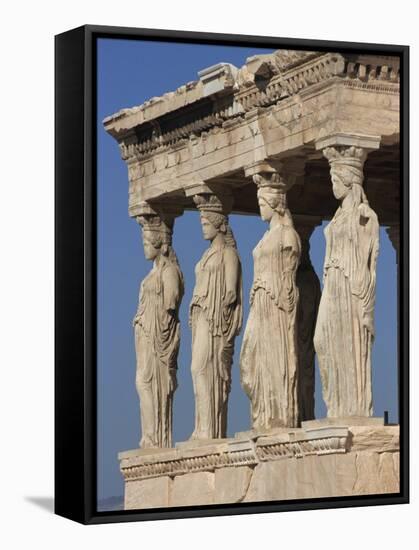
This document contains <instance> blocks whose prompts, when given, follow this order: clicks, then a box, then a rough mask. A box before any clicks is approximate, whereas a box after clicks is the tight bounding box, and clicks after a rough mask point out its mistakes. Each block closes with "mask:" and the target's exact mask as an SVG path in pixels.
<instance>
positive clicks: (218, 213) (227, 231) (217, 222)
mask: <svg viewBox="0 0 419 550" xmlns="http://www.w3.org/2000/svg"><path fill="white" fill-rule="evenodd" d="M229 199H230V200H229ZM194 202H195V204H196V206H197V207H198V209H199V212H200V215H201V225H202V233H203V236H204V239H206V240H209V241H213V240H214V239H215V237H216V236H217V235H220V234H221V235H222V236H223V238H224V240H225V242H226V244H227V245H228V246H234V247H235V246H236V241H235V239H234V237H233V233H232V231H231V228H230V226H229V223H228V216H227V213H226V210H228V209H229V208H231V204H230V202H231V203H232V199H231V198H230V197H227V198H226V200H224V201H223V202H221V200H220V199H219V198H218V197H217V196H216V195H215V194H210V193H201V194H199V195H195V196H194Z"/></svg>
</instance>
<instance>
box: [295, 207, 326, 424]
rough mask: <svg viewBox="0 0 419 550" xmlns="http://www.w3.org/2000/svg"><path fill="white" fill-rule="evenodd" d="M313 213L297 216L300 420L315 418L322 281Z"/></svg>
mask: <svg viewBox="0 0 419 550" xmlns="http://www.w3.org/2000/svg"><path fill="white" fill-rule="evenodd" d="M309 218H310V216H294V223H295V228H296V230H297V233H298V235H299V236H300V239H301V260H300V265H299V266H298V270H297V280H296V282H297V288H298V294H299V300H298V308H297V342H298V346H297V349H298V408H299V420H300V422H301V421H305V420H312V419H314V416H315V415H314V389H315V387H314V386H315V384H314V379H315V376H314V357H315V351H314V344H313V336H314V330H315V327H316V319H317V312H318V308H319V303H320V295H321V290H320V281H319V278H318V277H317V274H316V272H315V271H314V267H313V264H312V263H311V260H310V241H309V239H310V236H311V234H312V232H313V229H314V225H316V223H315V224H314V225H313V222H311V223H310V219H309Z"/></svg>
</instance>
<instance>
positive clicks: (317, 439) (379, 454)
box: [119, 419, 400, 510]
mask: <svg viewBox="0 0 419 550" xmlns="http://www.w3.org/2000/svg"><path fill="white" fill-rule="evenodd" d="M364 420H365V419H364ZM374 420H375V419H370V423H369V424H368V425H365V424H364V425H352V426H350V425H343V423H340V425H339V423H338V425H336V424H335V425H333V424H332V423H331V422H330V421H328V420H327V419H325V421H311V422H304V423H303V427H302V428H301V429H293V430H290V429H277V430H272V431H271V432H270V433H265V434H261V433H259V434H257V433H254V432H244V433H238V434H236V436H235V437H234V438H230V439H224V440H212V441H207V442H199V443H198V442H196V441H195V442H192V441H190V442H185V443H179V444H177V446H176V447H175V448H172V449H147V450H138V449H136V450H133V451H126V452H123V453H120V455H119V458H120V461H121V462H120V466H121V472H122V474H123V476H124V478H125V509H126V510H131V509H142V508H159V507H172V506H191V505H205V504H222V503H238V502H257V501H280V500H289V499H301V498H320V497H336V496H349V495H368V494H382V493H398V492H399V450H400V447H399V426H384V425H383V424H381V423H380V421H378V422H376V423H375V422H374Z"/></svg>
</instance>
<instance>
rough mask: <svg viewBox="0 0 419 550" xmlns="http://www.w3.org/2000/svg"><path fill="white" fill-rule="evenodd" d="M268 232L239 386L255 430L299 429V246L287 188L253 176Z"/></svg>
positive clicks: (259, 249)
mask: <svg viewBox="0 0 419 550" xmlns="http://www.w3.org/2000/svg"><path fill="white" fill-rule="evenodd" d="M253 180H254V182H255V183H256V184H257V185H258V192H257V196H258V202H259V208H260V214H261V217H262V219H263V220H264V221H267V222H269V229H268V231H266V233H265V234H264V236H263V238H262V240H261V241H260V242H259V243H258V244H257V246H256V248H255V249H254V250H253V260H254V279H253V286H252V289H251V292H250V313H249V318H248V320H247V324H246V329H245V333H244V337H243V344H242V349H241V355H240V371H241V383H242V386H243V389H244V390H245V392H246V393H247V395H248V396H249V399H250V402H251V417H252V426H253V428H254V429H256V430H264V429H270V428H276V427H296V426H297V425H298V419H299V413H298V393H297V392H298V389H297V377H298V357H297V326H296V319H297V307H298V288H297V284H296V272H297V268H298V264H299V261H300V255H301V243H300V237H299V236H298V233H297V232H296V230H295V229H294V225H293V221H292V218H291V214H290V211H289V210H288V208H287V199H286V191H287V189H288V188H289V184H288V183H287V182H286V181H285V179H284V178H283V177H282V176H281V175H280V174H279V173H278V172H274V173H272V174H269V173H263V174H255V175H254V176H253Z"/></svg>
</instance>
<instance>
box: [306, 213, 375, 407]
mask: <svg viewBox="0 0 419 550" xmlns="http://www.w3.org/2000/svg"><path fill="white" fill-rule="evenodd" d="M364 214H365V216H364ZM324 233H325V237H326V257H325V263H324V271H323V283H324V288H323V293H322V296H321V300H320V306H319V312H318V316H317V324H316V331H315V335H314V346H315V349H316V353H317V356H318V360H319V367H320V375H321V381H322V387H323V399H324V401H325V403H326V405H327V416H329V417H343V416H370V415H371V414H372V389H371V348H372V343H373V338H374V303H375V286H376V262H377V255H378V248H379V225H378V220H377V216H376V214H375V212H374V211H373V210H371V208H369V207H368V206H367V205H365V204H361V205H360V206H357V205H354V206H353V207H352V208H350V209H348V210H343V209H342V208H341V207H339V209H338V210H337V211H336V213H335V216H334V217H333V219H332V221H331V222H330V224H329V225H328V226H327V227H326V228H325V232H324Z"/></svg>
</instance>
